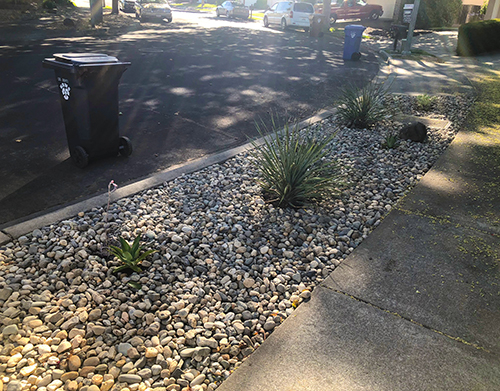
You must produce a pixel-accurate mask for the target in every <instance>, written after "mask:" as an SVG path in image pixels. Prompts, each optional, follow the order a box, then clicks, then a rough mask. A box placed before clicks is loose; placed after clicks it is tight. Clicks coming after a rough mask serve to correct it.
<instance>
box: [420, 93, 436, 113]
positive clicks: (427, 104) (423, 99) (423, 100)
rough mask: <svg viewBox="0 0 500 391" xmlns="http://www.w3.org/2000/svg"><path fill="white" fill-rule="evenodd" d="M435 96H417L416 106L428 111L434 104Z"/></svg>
mask: <svg viewBox="0 0 500 391" xmlns="http://www.w3.org/2000/svg"><path fill="white" fill-rule="evenodd" d="M436 101H437V98H436V97H435V96H430V95H427V94H424V95H419V96H417V106H418V108H419V109H420V110H423V111H430V110H431V109H432V108H433V107H434V105H435V104H436Z"/></svg>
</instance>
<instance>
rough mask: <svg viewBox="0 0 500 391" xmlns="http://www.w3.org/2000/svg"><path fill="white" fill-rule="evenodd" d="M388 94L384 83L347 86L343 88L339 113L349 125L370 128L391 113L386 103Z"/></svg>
mask: <svg viewBox="0 0 500 391" xmlns="http://www.w3.org/2000/svg"><path fill="white" fill-rule="evenodd" d="M386 96H387V88H385V87H384V85H383V84H376V83H371V84H368V85H366V86H364V87H362V88H356V87H352V86H349V87H346V88H344V89H343V90H342V95H341V98H340V101H339V103H340V106H339V108H338V111H337V114H338V116H339V117H340V119H341V120H342V121H344V122H345V123H346V124H347V126H349V127H355V128H369V127H371V126H373V125H375V124H376V123H378V122H380V121H382V120H383V119H385V118H386V117H387V116H389V115H390V110H389V109H388V107H387V106H386V105H385V97H386Z"/></svg>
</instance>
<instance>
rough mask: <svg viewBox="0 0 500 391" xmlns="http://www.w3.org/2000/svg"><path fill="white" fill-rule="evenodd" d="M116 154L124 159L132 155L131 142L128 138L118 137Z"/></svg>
mask: <svg viewBox="0 0 500 391" xmlns="http://www.w3.org/2000/svg"><path fill="white" fill-rule="evenodd" d="M118 152H119V153H120V155H122V156H125V157H127V156H130V155H132V142H131V141H130V139H129V138H128V137H125V136H121V137H120V144H119V146H118Z"/></svg>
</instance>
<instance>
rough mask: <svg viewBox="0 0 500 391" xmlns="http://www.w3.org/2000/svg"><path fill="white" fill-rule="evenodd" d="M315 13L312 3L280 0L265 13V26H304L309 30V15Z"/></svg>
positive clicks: (284, 28) (283, 27)
mask: <svg viewBox="0 0 500 391" xmlns="http://www.w3.org/2000/svg"><path fill="white" fill-rule="evenodd" d="M312 14H314V7H313V6H312V4H310V3H294V2H292V1H280V2H279V3H275V4H273V6H272V7H271V8H270V9H268V10H267V11H266V13H265V14H264V26H266V27H268V26H269V25H271V24H278V25H280V26H281V29H283V30H286V28H288V27H303V28H304V30H305V31H309V27H310V23H309V16H311V15H312Z"/></svg>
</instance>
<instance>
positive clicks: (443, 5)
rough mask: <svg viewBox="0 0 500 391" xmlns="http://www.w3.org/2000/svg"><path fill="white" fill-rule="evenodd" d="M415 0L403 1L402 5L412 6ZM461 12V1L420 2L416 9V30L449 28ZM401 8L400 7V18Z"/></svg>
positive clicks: (430, 0) (422, 0) (432, 0)
mask: <svg viewBox="0 0 500 391" xmlns="http://www.w3.org/2000/svg"><path fill="white" fill-rule="evenodd" d="M414 2H415V0H404V4H413V3H414ZM461 11H462V0H421V2H420V7H419V9H418V18H417V25H416V28H417V29H428V28H431V27H451V26H452V25H453V24H454V23H456V22H457V20H458V17H459V15H460V12H461ZM402 15H403V7H401V17H402Z"/></svg>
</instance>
